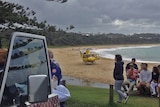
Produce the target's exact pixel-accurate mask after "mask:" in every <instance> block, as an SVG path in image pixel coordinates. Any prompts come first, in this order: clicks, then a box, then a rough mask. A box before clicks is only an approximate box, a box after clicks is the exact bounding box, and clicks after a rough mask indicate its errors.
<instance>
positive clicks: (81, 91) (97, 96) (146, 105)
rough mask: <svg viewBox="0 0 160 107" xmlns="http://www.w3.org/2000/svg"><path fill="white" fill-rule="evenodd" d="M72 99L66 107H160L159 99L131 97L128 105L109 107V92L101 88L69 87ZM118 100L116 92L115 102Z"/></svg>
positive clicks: (116, 104) (111, 106)
mask: <svg viewBox="0 0 160 107" xmlns="http://www.w3.org/2000/svg"><path fill="white" fill-rule="evenodd" d="M67 87H68V88H69V90H70V92H71V98H70V99H69V100H68V101H67V102H66V107H158V104H159V103H158V98H150V97H140V96H130V97H129V100H128V103H127V104H123V103H113V104H112V105H109V104H108V102H109V90H108V89H101V88H91V87H80V86H67ZM116 99H118V96H117V94H116V93H115V92H114V100H116Z"/></svg>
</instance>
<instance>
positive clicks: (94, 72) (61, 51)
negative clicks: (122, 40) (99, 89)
mask: <svg viewBox="0 0 160 107" xmlns="http://www.w3.org/2000/svg"><path fill="white" fill-rule="evenodd" d="M156 45H159V44H156ZM135 46H136V47H137V46H144V47H145V46H147V47H149V46H155V45H148V44H147V45H145V44H144V45H104V46H80V47H67V48H50V50H51V51H53V53H54V57H55V60H56V61H57V62H58V63H59V64H60V66H61V69H62V74H63V75H64V76H71V77H75V78H79V79H83V80H84V81H86V82H88V81H92V82H101V83H108V84H113V82H114V80H113V76H112V74H113V68H114V60H113V57H112V58H107V57H106V58H104V57H102V58H101V59H100V60H97V61H96V62H95V63H94V64H88V65H86V64H84V63H83V61H82V59H81V57H80V50H81V49H86V48H94V49H95V50H98V51H99V49H112V50H113V49H117V48H119V49H120V48H122V47H126V48H131V47H135ZM159 51H160V50H159ZM133 57H135V56H133ZM128 60H129V61H130V59H128ZM128 60H124V63H125V64H124V67H125V66H126V64H127V63H128V62H129V61H128ZM140 63H141V62H137V64H138V65H140ZM148 64H149V70H150V71H151V70H152V67H153V66H157V65H158V64H159V63H156V62H152V63H151V62H148ZM124 75H125V72H124Z"/></svg>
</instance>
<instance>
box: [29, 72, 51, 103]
mask: <svg viewBox="0 0 160 107" xmlns="http://www.w3.org/2000/svg"><path fill="white" fill-rule="evenodd" d="M48 84H49V83H48V77H47V75H30V76H29V77H28V102H29V103H37V102H45V101H47V100H48V94H49V93H48V90H49V87H48Z"/></svg>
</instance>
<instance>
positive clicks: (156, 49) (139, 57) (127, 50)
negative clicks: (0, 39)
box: [94, 45, 160, 63]
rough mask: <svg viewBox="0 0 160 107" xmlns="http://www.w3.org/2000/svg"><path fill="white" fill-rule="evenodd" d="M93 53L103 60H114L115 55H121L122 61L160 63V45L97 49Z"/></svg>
mask: <svg viewBox="0 0 160 107" xmlns="http://www.w3.org/2000/svg"><path fill="white" fill-rule="evenodd" d="M94 52H96V53H98V54H99V55H100V56H101V57H103V58H110V59H114V57H115V54H121V55H122V57H123V60H129V61H130V60H131V58H136V61H137V62H148V63H160V45H152V46H131V47H119V48H111V49H97V50H94Z"/></svg>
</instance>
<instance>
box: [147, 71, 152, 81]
mask: <svg viewBox="0 0 160 107" xmlns="http://www.w3.org/2000/svg"><path fill="white" fill-rule="evenodd" d="M151 80H152V72H150V71H148V80H147V81H146V82H147V83H148V82H151Z"/></svg>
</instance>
